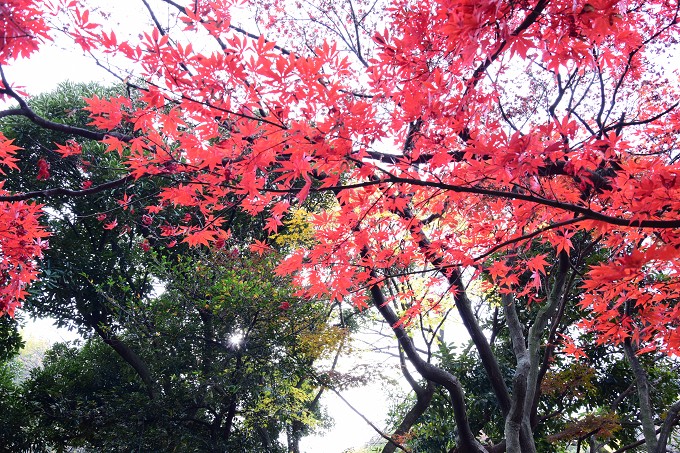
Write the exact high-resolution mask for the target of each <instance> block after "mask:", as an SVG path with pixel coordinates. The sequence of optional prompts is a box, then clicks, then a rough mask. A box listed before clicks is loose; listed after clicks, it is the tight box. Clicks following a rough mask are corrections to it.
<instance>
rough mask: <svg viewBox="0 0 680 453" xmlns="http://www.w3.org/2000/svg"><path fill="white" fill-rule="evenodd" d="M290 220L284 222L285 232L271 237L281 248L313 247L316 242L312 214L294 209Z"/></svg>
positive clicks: (300, 209) (302, 209)
mask: <svg viewBox="0 0 680 453" xmlns="http://www.w3.org/2000/svg"><path fill="white" fill-rule="evenodd" d="M289 212H290V218H289V219H287V220H284V221H283V225H284V227H285V230H284V232H282V233H277V234H273V235H272V236H271V237H272V239H273V240H274V242H275V243H276V244H277V245H279V246H290V247H298V246H311V245H312V244H313V242H314V229H313V228H312V224H311V223H310V214H309V212H308V211H307V210H306V209H304V208H298V209H293V210H291V211H289Z"/></svg>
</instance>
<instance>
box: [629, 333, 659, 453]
mask: <svg viewBox="0 0 680 453" xmlns="http://www.w3.org/2000/svg"><path fill="white" fill-rule="evenodd" d="M623 350H624V352H625V353H626V358H627V359H628V362H629V363H630V367H631V368H632V370H633V375H634V376H635V382H636V383H637V392H638V400H639V401H640V423H642V435H643V436H644V438H645V444H646V448H647V451H648V452H649V453H656V452H657V448H656V447H657V438H656V428H655V427H654V410H653V409H652V403H651V401H650V398H649V379H648V378H647V372H646V371H645V369H644V368H643V367H642V365H641V364H640V361H639V360H638V358H637V355H636V354H635V353H636V351H635V350H634V348H633V344H632V342H631V341H630V339H626V341H624V342H623Z"/></svg>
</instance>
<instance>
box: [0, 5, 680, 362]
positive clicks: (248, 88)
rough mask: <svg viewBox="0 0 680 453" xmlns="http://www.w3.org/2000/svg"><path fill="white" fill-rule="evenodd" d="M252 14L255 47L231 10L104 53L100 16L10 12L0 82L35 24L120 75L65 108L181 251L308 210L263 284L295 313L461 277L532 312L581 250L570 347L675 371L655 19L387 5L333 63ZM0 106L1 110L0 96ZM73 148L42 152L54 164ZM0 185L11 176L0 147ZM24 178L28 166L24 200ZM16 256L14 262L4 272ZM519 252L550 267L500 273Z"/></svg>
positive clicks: (659, 8) (30, 235) (581, 10)
mask: <svg viewBox="0 0 680 453" xmlns="http://www.w3.org/2000/svg"><path fill="white" fill-rule="evenodd" d="M85 3H86V2H85ZM275 3H276V5H278V6H277V7H272V8H264V6H265V5H264V3H261V2H259V1H258V0H252V1H251V2H250V6H252V10H254V11H260V12H261V13H262V14H260V15H259V16H258V17H259V20H260V21H261V26H262V27H263V29H265V30H266V31H267V33H269V36H270V37H271V38H272V39H275V40H276V41H274V40H269V39H266V38H265V36H264V35H255V34H253V33H249V32H247V31H245V30H244V29H242V28H240V27H238V26H236V25H233V24H232V22H231V17H232V16H231V14H230V12H229V11H230V8H232V7H233V5H231V3H230V2H220V1H199V2H195V4H194V3H192V5H193V6H192V7H191V8H186V9H184V8H183V7H178V8H176V10H173V13H172V14H173V15H176V16H177V17H178V18H179V20H178V21H177V23H178V24H179V25H178V26H177V27H175V28H171V29H159V28H157V27H152V28H150V29H149V30H144V31H141V33H140V34H139V36H138V38H129V39H125V40H123V39H120V38H118V36H117V35H121V34H122V33H120V32H119V33H116V30H111V29H109V26H108V25H107V23H106V22H105V21H104V20H102V16H100V15H99V13H100V12H101V11H100V10H97V11H99V12H97V11H88V10H87V9H86V8H85V7H84V6H82V5H81V4H80V3H76V2H69V3H67V4H64V5H61V6H62V8H60V9H59V11H58V12H57V11H56V10H54V11H52V10H50V11H47V10H46V9H45V8H46V7H45V6H44V5H43V4H42V3H37V2H33V1H30V0H13V1H10V2H4V3H3V4H2V5H1V6H0V32H1V33H2V36H3V40H2V42H1V43H0V64H1V65H2V66H3V67H5V66H7V65H8V64H10V65H11V62H12V61H13V60H14V59H16V58H24V57H27V56H30V55H31V54H32V53H33V52H34V51H35V50H36V49H37V48H38V46H39V45H40V43H41V42H43V41H45V40H48V39H49V36H50V30H49V27H48V25H47V23H46V22H45V20H44V17H45V16H46V15H47V14H57V15H58V16H59V17H60V20H62V21H64V22H65V23H68V27H66V28H64V29H67V30H68V33H69V34H70V36H71V38H72V39H73V42H74V43H75V44H76V45H78V46H80V47H81V48H82V49H84V50H85V51H88V52H90V51H91V52H93V53H95V54H101V53H105V54H108V55H112V56H114V57H116V58H120V59H123V60H126V62H127V63H126V64H127V65H129V66H130V67H131V68H132V69H131V70H130V71H132V74H133V75H134V76H138V77H139V78H141V79H143V80H144V81H145V83H144V84H142V85H140V86H134V85H131V88H134V89H137V90H139V93H140V97H139V99H137V100H136V101H135V102H134V103H133V102H131V101H130V100H129V99H127V98H125V97H123V96H121V97H118V98H113V99H100V98H97V97H93V98H91V99H89V100H88V101H87V102H88V111H89V113H90V115H91V118H92V123H91V126H92V127H96V128H98V129H99V130H103V131H105V132H104V133H100V134H99V136H98V139H99V140H100V141H101V142H102V143H104V144H105V145H106V147H107V149H108V151H115V152H116V153H119V154H120V155H121V156H123V158H124V159H125V164H126V165H127V167H128V169H129V175H130V176H131V177H132V178H133V179H134V180H139V179H141V178H147V177H153V176H155V175H163V176H166V177H172V178H175V177H176V179H173V180H175V181H177V183H176V184H173V185H170V186H168V187H167V188H166V189H164V190H163V192H162V193H161V194H160V196H159V199H158V200H157V201H158V203H157V205H156V206H154V207H151V208H152V209H156V210H158V211H160V210H162V209H168V207H169V206H181V207H185V208H193V209H195V210H194V211H192V212H197V213H200V214H196V216H197V217H196V218H193V217H192V216H190V215H189V214H187V216H186V217H185V218H184V219H183V221H182V222H180V224H179V225H171V226H166V227H164V228H165V230H164V234H166V235H181V236H183V240H184V241H185V242H188V243H189V244H191V245H208V244H210V243H212V242H215V241H223V240H224V239H225V237H226V236H225V233H224V232H223V231H222V230H221V228H222V227H223V225H224V221H223V220H222V219H220V215H221V214H222V213H223V212H224V211H225V210H227V209H230V208H231V205H227V204H226V201H225V200H226V199H227V198H230V199H234V198H236V199H238V200H240V202H239V205H238V207H239V208H240V209H243V210H244V211H246V212H249V213H251V214H260V213H262V212H275V213H276V214H273V215H272V217H271V221H270V222H269V223H268V227H267V228H268V229H269V230H270V231H271V232H276V231H277V229H278V228H279V227H280V225H281V223H282V222H281V219H282V218H283V217H282V216H284V215H285V214H286V212H287V210H288V207H289V206H294V205H296V204H299V203H302V202H303V201H304V200H305V199H306V198H307V196H308V195H309V193H310V192H311V191H326V192H331V193H332V194H333V195H334V196H335V199H336V201H337V205H336V206H335V208H333V209H330V210H327V211H325V212H323V213H319V214H316V215H314V216H313V218H312V220H311V221H312V223H313V226H314V229H315V240H314V245H313V246H312V248H311V249H300V250H295V251H292V252H291V253H290V255H289V257H288V259H287V260H286V261H284V262H283V263H282V264H281V266H280V269H279V270H280V272H282V273H289V272H290V273H296V272H300V271H304V272H301V273H299V275H301V276H303V277H302V279H301V280H300V281H299V283H300V284H302V285H304V286H306V287H307V293H308V295H310V296H311V295H316V296H318V295H324V296H326V297H329V298H331V299H335V300H351V301H352V302H353V303H354V304H356V305H357V306H366V304H367V300H366V298H367V293H366V292H365V291H361V290H360V289H361V288H368V287H371V286H373V285H380V284H381V282H382V281H383V279H384V278H387V277H388V276H389V275H390V274H391V273H397V274H400V275H406V274H408V273H409V271H410V270H412V269H414V268H416V267H417V268H423V267H424V268H429V269H430V270H431V271H432V273H433V274H436V273H437V272H439V273H440V274H439V275H441V276H442V277H441V278H442V279H443V281H445V280H448V281H449V283H451V282H453V281H456V278H457V276H459V275H460V273H461V272H462V270H463V269H474V270H476V273H475V278H477V277H480V276H482V275H490V277H489V278H490V279H491V281H492V282H493V283H494V284H495V285H497V286H498V287H499V288H500V289H501V291H502V292H504V293H507V294H509V293H514V294H517V295H519V296H521V297H528V298H529V299H530V301H531V302H536V303H543V302H545V297H546V295H545V291H542V288H543V287H544V285H545V284H546V283H547V282H548V280H549V276H550V275H551V271H554V268H555V266H556V264H555V263H556V260H553V261H552V262H551V261H549V260H547V258H548V255H549V254H552V255H553V256H559V255H562V254H563V255H566V259H572V260H573V259H576V258H575V257H574V255H575V254H576V255H578V254H579V253H580V252H581V250H580V248H579V245H578V244H577V243H576V242H575V241H577V239H578V240H581V238H583V237H584V236H587V237H589V238H591V239H593V238H596V240H595V241H594V242H596V246H597V248H598V249H599V250H603V252H602V253H601V255H602V257H601V260H600V261H599V262H598V263H597V264H594V265H592V266H590V267H589V268H588V269H586V274H585V275H584V279H583V284H582V285H583V286H582V288H583V295H582V297H581V299H580V304H581V307H583V308H584V309H588V310H590V312H591V313H592V315H591V316H589V317H588V318H587V319H585V320H584V323H583V326H584V327H588V328H591V329H593V330H594V331H596V332H597V333H598V334H599V338H600V339H599V341H602V342H605V341H612V340H613V341H616V342H619V341H623V339H625V338H634V339H635V341H636V342H637V343H638V344H639V345H640V346H641V347H649V346H650V345H652V346H654V347H658V348H659V349H661V350H664V351H666V352H669V353H678V351H680V335H679V334H678V333H677V332H678V327H680V326H679V325H678V324H679V323H680V307H679V306H678V304H677V302H676V301H677V300H679V298H680V275H679V274H680V179H679V178H678V173H679V172H680V162H679V159H678V134H677V131H678V130H679V129H680V114H679V113H678V109H677V106H678V102H679V101H680V95H679V93H678V87H677V84H674V83H671V82H667V81H666V80H664V77H665V76H664V74H662V69H660V67H659V65H658V64H656V63H655V58H659V59H660V58H661V56H662V54H663V53H664V52H666V53H667V52H669V51H672V50H673V48H672V46H674V45H675V43H676V42H677V40H678V38H679V36H678V27H677V25H676V24H677V15H678V7H677V5H675V4H671V3H669V2H664V1H658V0H655V1H642V0H632V1H628V2H617V1H611V2H592V1H590V2H585V1H584V0H577V1H572V0H569V1H566V0H558V1H546V0H538V1H536V2H505V1H468V0H429V1H424V2H415V3H414V2H407V1H402V0H395V1H393V2H391V4H390V5H389V7H388V8H386V9H385V11H386V13H385V15H384V17H382V18H380V20H377V19H374V20H373V22H372V23H370V19H367V17H369V15H368V13H366V14H365V15H363V16H361V15H357V14H355V13H356V12H355V11H354V10H352V13H351V14H352V17H354V19H352V17H350V19H351V20H354V21H355V22H356V23H358V22H361V21H363V22H361V27H357V29H356V31H355V35H354V37H352V38H346V39H344V38H343V39H344V41H343V39H339V37H338V36H330V37H329V38H328V39H325V40H324V39H321V37H320V35H319V34H318V33H311V32H312V31H315V30H313V27H322V25H323V20H324V19H323V18H318V17H316V16H314V15H313V14H311V13H310V15H309V22H304V21H296V20H294V17H293V16H292V15H290V14H288V15H287V14H286V13H285V10H286V8H284V6H283V5H284V2H283V0H281V1H278V2H275ZM168 4H169V5H171V6H177V5H176V4H175V3H173V2H168ZM368 5H369V4H368V3H366V4H364V3H363V2H358V3H357V8H361V10H362V11H364V12H365V11H368V7H369V6H368ZM269 6H271V5H269ZM334 7H335V6H333V5H328V4H327V3H326V2H324V8H334ZM357 17H361V19H357ZM303 22H304V23H303ZM305 23H311V24H312V25H309V26H310V27H312V29H310V30H307V31H308V32H310V33H307V34H305V33H303V31H304V30H301V28H300V27H305V26H307V25H304V24H305ZM371 27H373V31H371V32H370V34H365V33H364V34H362V33H363V32H362V30H369V29H370V28H371ZM316 31H318V30H316ZM301 36H307V37H308V38H307V40H306V41H305V40H303V39H302V38H301ZM194 40H198V41H200V42H202V43H205V45H200V46H194V45H192V41H194ZM213 44H214V45H213ZM211 45H213V46H212V47H211ZM339 46H340V48H339ZM669 49H670V50H669ZM347 50H349V51H350V52H349V53H348V52H346V51H347ZM8 67H11V66H8ZM126 80H128V81H129V80H132V79H131V78H127V79H126ZM1 93H2V95H3V96H4V98H8V99H14V100H19V99H20V94H19V93H18V92H17V91H15V90H14V89H13V88H11V86H10V84H9V82H8V79H7V77H6V74H4V75H3V88H2V91H1ZM123 126H125V127H126V128H132V130H134V135H133V136H128V135H125V134H124V133H123V132H122V131H123V130H124V129H123V128H122V127H123ZM73 133H74V134H75V135H79V132H78V131H73ZM80 135H82V134H80ZM94 135H96V134H94ZM94 135H93V136H88V137H87V138H90V139H92V138H97V137H95V136H94ZM73 143H75V142H72V143H71V142H69V143H67V144H66V145H58V147H57V148H58V151H59V152H60V153H61V154H63V155H64V156H68V155H72V154H77V153H78V152H79V148H76V147H74V146H73ZM0 163H1V164H2V165H4V170H5V171H12V170H15V169H16V168H15V165H14V163H13V161H12V144H11V143H9V142H7V141H6V140H4V139H0ZM48 177H49V171H48V166H47V162H46V161H45V160H44V159H41V160H40V161H39V162H38V179H47V178H48ZM88 194H89V192H88ZM0 199H1V200H3V203H4V204H3V206H5V207H4V211H3V212H5V214H3V215H5V216H10V217H12V216H13V220H12V221H7V222H4V223H3V224H2V225H4V226H3V228H5V230H4V233H3V240H4V241H10V242H8V243H7V245H3V251H2V253H3V258H2V263H3V266H4V267H5V268H6V269H7V270H6V271H4V272H5V274H4V275H3V277H2V278H3V282H4V283H3V285H2V287H1V288H2V291H3V296H2V297H3V298H4V300H6V301H11V302H6V303H5V306H6V307H14V306H15V305H16V303H17V302H16V301H17V300H18V299H20V298H21V296H22V294H23V293H22V291H23V288H24V286H25V284H26V283H27V282H29V281H30V280H31V279H32V278H34V275H35V269H34V266H33V264H30V265H26V263H29V262H30V263H32V262H33V261H32V260H34V259H35V258H36V257H38V256H39V250H40V246H39V245H37V244H39V243H40V238H41V237H42V236H43V235H44V233H43V232H42V231H41V230H40V229H39V228H38V227H37V216H38V215H39V207H37V206H36V205H26V204H25V203H24V201H23V198H22V194H8V193H3V195H2V196H1V197H0ZM126 202H127V200H122V201H121V207H122V209H125V208H126ZM277 207H280V208H281V209H278V210H277ZM22 210H23V211H22ZM19 211H21V212H23V214H21V215H19V214H16V213H17V212H19ZM149 212H156V211H152V210H149ZM198 217H201V218H198ZM115 227H116V220H113V221H112V222H109V223H106V225H105V226H104V228H109V229H112V228H115ZM19 232H21V234H19ZM19 237H21V238H23V239H19ZM9 238H14V239H9ZM17 240H23V241H24V242H26V241H28V242H27V243H28V244H29V245H30V246H31V247H33V248H32V249H29V250H32V251H29V252H23V254H16V253H15V254H10V252H9V251H10V250H13V247H15V246H16V244H17V242H16V241H17ZM531 244H534V245H535V244H541V246H543V247H548V249H550V250H551V251H550V253H548V252H546V253H543V254H541V255H539V256H536V255H531V254H528V253H523V251H525V250H528V247H529V246H530V245H531ZM251 249H252V250H253V251H255V252H257V253H266V251H267V250H268V249H269V245H268V244H266V243H264V242H259V241H256V242H255V243H254V244H253V245H252V247H251ZM604 250H606V252H604ZM22 260H23V261H22ZM20 263H24V264H20ZM329 266H333V272H328V267H329ZM18 269H21V271H19V270H18ZM526 269H530V271H531V278H530V281H529V283H528V284H526V285H525V286H522V285H523V284H522V283H521V281H522V279H521V278H520V277H521V275H522V274H523V273H524V271H525V270H526ZM15 280H16V281H15ZM458 290H460V288H458ZM541 294H543V295H541ZM395 297H399V294H396V295H395ZM624 306H625V307H626V309H625V310H624V308H622V307H624Z"/></svg>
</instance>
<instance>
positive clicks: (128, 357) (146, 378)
mask: <svg viewBox="0 0 680 453" xmlns="http://www.w3.org/2000/svg"><path fill="white" fill-rule="evenodd" d="M92 328H93V329H94V331H95V332H97V335H99V337H100V338H101V339H102V341H104V343H106V344H107V345H109V346H111V348H113V350H114V351H116V353H118V355H119V356H120V357H121V358H122V359H123V360H125V362H127V364H128V365H130V366H131V367H132V368H133V369H134V370H135V372H136V373H137V375H138V376H139V378H140V379H141V380H142V382H143V383H144V385H145V387H146V392H147V394H148V395H149V398H151V399H152V400H153V399H155V398H156V391H155V387H156V384H155V381H154V379H153V377H152V376H151V371H150V370H149V367H148V366H147V365H146V362H145V361H144V360H142V358H141V357H139V356H138V355H137V353H136V352H135V351H133V350H132V349H131V348H130V347H129V346H128V345H127V344H125V343H124V342H123V341H122V340H121V339H120V338H118V337H117V336H116V335H115V334H113V333H111V332H107V331H106V330H105V329H103V328H102V326H101V325H100V324H99V323H93V325H92Z"/></svg>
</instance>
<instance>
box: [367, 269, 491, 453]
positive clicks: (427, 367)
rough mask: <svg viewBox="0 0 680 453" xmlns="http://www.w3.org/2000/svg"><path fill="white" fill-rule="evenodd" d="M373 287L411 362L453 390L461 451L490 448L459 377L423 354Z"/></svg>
mask: <svg viewBox="0 0 680 453" xmlns="http://www.w3.org/2000/svg"><path fill="white" fill-rule="evenodd" d="M374 277H376V278H377V275H374ZM370 290H371V296H372V299H373V304H374V305H375V307H376V308H377V309H378V311H379V312H380V314H381V315H382V317H383V319H385V321H387V323H388V324H389V325H390V326H391V327H392V331H393V332H394V334H395V335H396V337H397V340H398V341H399V344H400V346H401V347H402V348H403V349H404V352H405V353H406V356H407V357H408V358H409V360H410V361H411V364H412V365H413V366H414V367H415V369H416V370H417V371H418V373H420V375H421V376H422V377H423V378H425V379H427V380H429V381H432V382H434V383H435V384H438V385H441V386H442V387H444V388H445V389H446V390H447V391H448V392H449V395H450V397H451V405H452V407H453V415H454V419H455V421H456V427H457V428H458V442H457V443H458V448H459V449H460V451H465V452H469V453H486V450H485V449H484V447H482V446H481V444H480V443H479V442H478V441H477V439H476V438H475V435H474V433H473V432H472V430H471V429H470V423H469V422H468V418H467V408H466V406H465V395H464V392H463V387H462V386H461V385H460V382H459V381H458V379H457V378H456V377H455V376H454V375H452V374H451V373H449V372H447V371H446V370H444V369H442V368H439V367H437V366H435V365H432V364H431V363H428V362H426V361H425V360H423V358H422V357H420V355H419V354H418V351H417V350H416V348H415V345H414V344H413V341H412V340H411V338H410V337H409V336H408V335H407V333H406V330H404V328H403V327H402V326H401V325H398V324H397V322H398V321H399V317H398V316H397V314H396V313H395V312H394V311H393V310H392V308H391V307H390V306H389V304H388V303H387V300H385V296H384V295H383V293H382V291H381V289H380V288H379V287H378V286H377V285H373V286H371V289H370Z"/></svg>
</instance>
